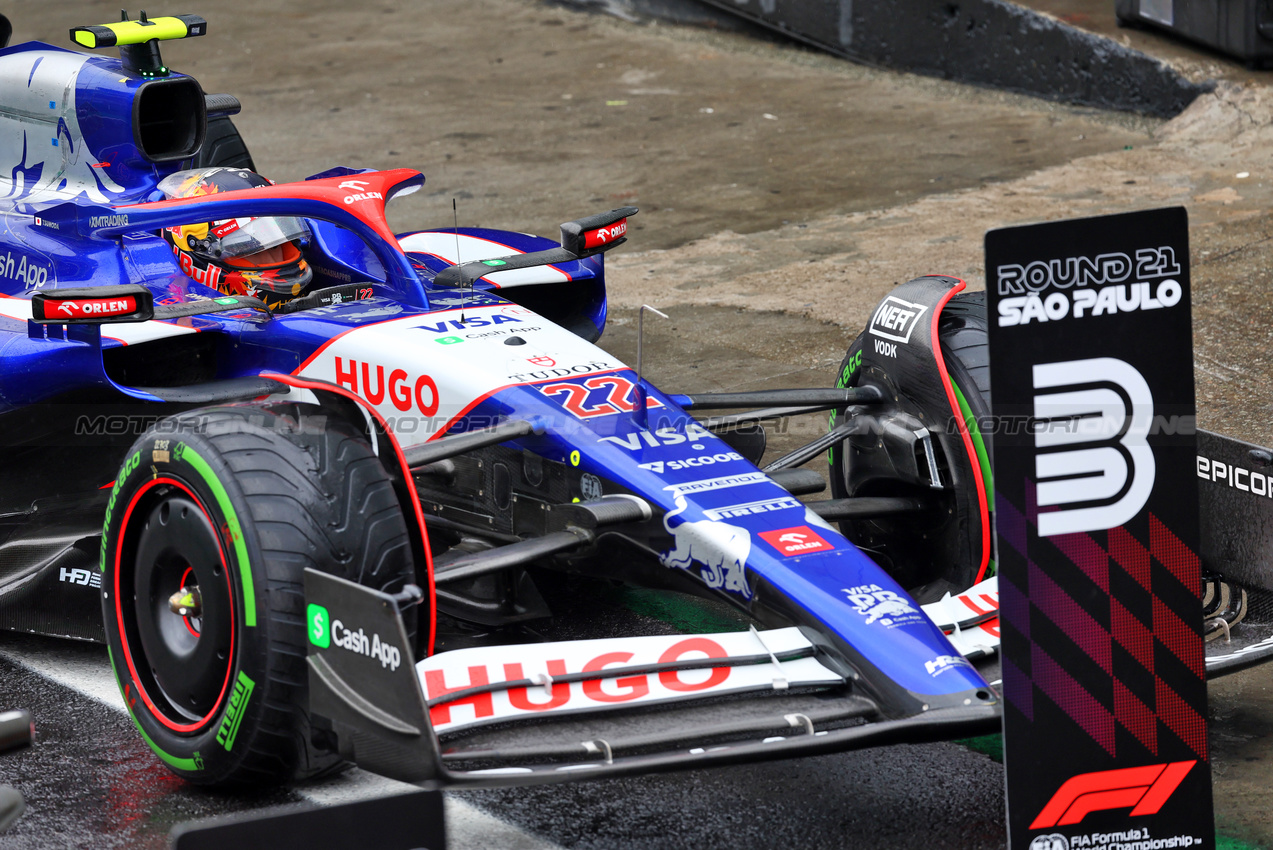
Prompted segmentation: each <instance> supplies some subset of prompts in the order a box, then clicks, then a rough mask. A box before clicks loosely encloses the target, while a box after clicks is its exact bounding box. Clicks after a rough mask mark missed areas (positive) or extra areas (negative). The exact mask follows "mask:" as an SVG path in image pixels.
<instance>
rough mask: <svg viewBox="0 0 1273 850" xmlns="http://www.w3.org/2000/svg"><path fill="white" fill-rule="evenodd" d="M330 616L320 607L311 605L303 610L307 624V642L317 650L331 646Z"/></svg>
mask: <svg viewBox="0 0 1273 850" xmlns="http://www.w3.org/2000/svg"><path fill="white" fill-rule="evenodd" d="M331 621H332V618H331V615H330V614H328V613H327V609H326V608H324V607H323V606H322V605H313V604H311V605H310V606H309V608H307V609H306V610H305V622H306V623H308V624H309V642H310V643H312V644H314V646H316V647H318V648H319V649H326V648H327V647H329V646H331V642H332V632H331Z"/></svg>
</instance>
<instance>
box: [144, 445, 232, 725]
mask: <svg viewBox="0 0 1273 850" xmlns="http://www.w3.org/2000/svg"><path fill="white" fill-rule="evenodd" d="M182 459H183V460H187V461H189V463H190V466H191V467H193V468H194V470H195V472H198V473H199V475H201V476H203V480H204V482H205V483H206V484H207V485H208V488H209V489H210V490H211V491H212V495H213V496H214V497H216V500H217V505H218V506H219V507H220V508H221V513H222V515H224V516H225V524H226V527H227V528H229V530H230V539H231V540H233V541H234V554H235V557H236V558H237V559H238V562H239V578H240V580H241V581H242V582H243V622H244V625H247V626H255V625H256V590H255V588H254V586H253V584H252V565H251V563H250V562H249V561H248V547H247V542H246V541H245V540H244V539H243V529H242V528H241V527H240V525H239V517H238V514H236V513H235V512H234V505H232V504H230V494H229V493H227V492H226V491H225V486H224V485H222V483H221V481H220V480H219V479H218V478H217V476H216V474H215V473H213V471H212V467H210V466H208V462H207V461H205V460H204V459H203V458H201V457H200V456H199V454H198V453H197V452H195V451H194V449H192V448H190V445H189V444H188V443H187V444H186V448H185V452H184V453H183V454H182ZM142 734H145V733H142Z"/></svg>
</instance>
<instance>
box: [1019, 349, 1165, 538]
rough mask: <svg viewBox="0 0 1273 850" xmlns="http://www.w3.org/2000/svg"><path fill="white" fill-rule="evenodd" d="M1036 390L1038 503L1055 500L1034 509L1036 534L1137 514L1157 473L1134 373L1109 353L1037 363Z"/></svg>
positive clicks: (1144, 391) (1142, 386)
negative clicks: (1036, 512) (1055, 507)
mask: <svg viewBox="0 0 1273 850" xmlns="http://www.w3.org/2000/svg"><path fill="white" fill-rule="evenodd" d="M1102 384H1104V385H1105V386H1101V385H1102ZM1079 386H1081V387H1083V389H1067V388H1071V387H1079ZM1034 389H1035V395H1034V417H1035V420H1036V422H1035V426H1034V428H1035V430H1034V446H1035V456H1034V470H1035V477H1036V479H1037V482H1038V499H1039V507H1040V508H1046V507H1054V506H1061V510H1056V511H1040V512H1039V536H1040V537H1050V536H1052V535H1054V534H1071V533H1074V532H1078V531H1099V530H1102V529H1106V528H1115V527H1117V526H1120V525H1123V524H1124V523H1126V522H1127V521H1128V520H1130V519H1131V518H1132V517H1134V516H1136V514H1138V513H1140V509H1141V508H1143V507H1144V506H1145V502H1147V501H1148V500H1149V494H1150V493H1151V492H1152V491H1153V489H1154V472H1155V466H1154V453H1153V450H1152V449H1151V448H1150V447H1149V443H1148V442H1147V441H1146V437H1147V436H1148V434H1149V428H1150V425H1151V424H1152V422H1153V418H1154V397H1153V394H1152V393H1151V392H1150V391H1149V385H1148V384H1147V383H1145V379H1144V378H1143V377H1142V376H1141V374H1140V372H1138V371H1136V369H1135V368H1134V367H1132V366H1131V365H1130V364H1129V363H1126V362H1124V361H1122V360H1116V359H1114V358H1112V357H1095V358H1092V359H1090V360H1064V361H1061V362H1059V363H1040V364H1036V365H1035V366H1034ZM1041 391H1042V392H1041ZM1066 506H1068V507H1066Z"/></svg>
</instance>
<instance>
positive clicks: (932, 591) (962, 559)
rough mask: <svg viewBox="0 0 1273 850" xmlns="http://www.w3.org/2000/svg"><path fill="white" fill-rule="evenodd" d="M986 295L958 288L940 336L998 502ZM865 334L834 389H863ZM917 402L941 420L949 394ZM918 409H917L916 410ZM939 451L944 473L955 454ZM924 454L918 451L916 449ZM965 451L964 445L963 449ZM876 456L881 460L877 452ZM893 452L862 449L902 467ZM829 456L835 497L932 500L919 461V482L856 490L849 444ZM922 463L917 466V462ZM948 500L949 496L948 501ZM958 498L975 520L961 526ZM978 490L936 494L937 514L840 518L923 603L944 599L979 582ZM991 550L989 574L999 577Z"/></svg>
mask: <svg viewBox="0 0 1273 850" xmlns="http://www.w3.org/2000/svg"><path fill="white" fill-rule="evenodd" d="M986 322H987V320H986V300H985V293H984V292H965V293H959V294H957V295H955V296H954V297H952V298H951V299H950V301H949V302H947V304H946V306H945V308H944V309H943V310H942V313H941V318H940V320H939V322H938V329H937V330H938V339H939V340H940V343H941V351H942V359H943V361H944V362H945V364H946V368H947V370H948V372H949V373H950V378H951V383H952V385H953V387H954V391H955V396H956V399H957V400H958V402H959V404H960V407H961V410H962V413H963V418H964V422H965V425H966V427H967V428H968V430H969V434H970V437H971V440H972V443H973V446H974V449H975V451H976V455H977V456H976V457H975V458H973V459H972V462H974V463H976V464H977V465H978V467H979V468H980V469H981V473H982V479H983V481H984V482H985V487H986V491H987V492H986V494H985V496H986V499H985V502H986V504H988V505H993V487H994V483H993V482H994V477H993V474H992V472H991V469H990V435H989V434H988V433H982V431H981V428H980V427H979V426H980V424H982V423H986V422H988V421H989V418H990V349H989V336H988V332H987V324H986ZM864 338H865V334H859V335H858V337H857V338H856V339H855V340H854V341H853V343H852V344H851V345H850V346H849V348H848V351H847V352H846V353H845V356H844V360H843V362H841V364H840V371H839V372H838V373H837V376H836V386H840V387H849V386H857V384H858V382H859V380H860V378H861V375H860V368H861V362H862V357H861V352H862V346H863V344H864ZM896 377H897V381H898V382H899V384H900V386H899V389H900V391H901V392H902V394H903V395H906V394H907V389H908V388H907V387H906V386H905V381H904V379H903V378H902V377H901V376H896ZM912 401H913V402H914V403H916V404H919V405H920V406H921V407H922V406H924V405H931V406H932V409H931V411H930V410H925V411H924V412H925V413H932V415H931V416H926V417H925V418H926V419H928V421H942V417H943V416H944V412H945V410H948V409H949V408H948V405H949V402H948V401H947V400H946V399H945V398H944V397H942V398H931V399H923V398H922V396H921V394H918V393H917V394H915V395H914V396H913V397H912ZM912 412H916V411H912ZM841 416H843V412H842V411H837V412H836V413H835V414H833V416H832V420H831V421H832V425H834V424H835V423H836V422H837V421H838V418H839V417H841ZM933 445H934V447H935V448H936V449H937V454H938V457H937V459H936V460H937V464H938V467H939V468H940V470H941V472H942V476H943V480H946V478H945V470H946V469H948V468H949V464H950V462H951V461H950V459H949V458H946V457H943V456H942V453H941V447H940V445H939V443H938V441H933ZM916 450H917V451H918V448H917V449H916ZM957 450H960V451H961V450H962V449H957ZM876 454H877V455H878V460H876V459H875V455H876ZM887 454H888V451H887V449H886V447H885V445H884V442H883V441H880V442H878V444H877V447H876V449H875V452H874V454H873V453H872V452H871V451H869V450H868V451H866V452H861V451H859V453H858V457H859V461H860V462H863V463H865V464H866V465H872V464H876V463H878V469H890V470H891V469H895V468H896V464H895V463H894V462H893V460H891V459H890V458H889V457H887ZM828 460H829V462H830V465H831V469H830V473H831V475H830V477H831V491H832V495H833V496H834V497H835V498H845V497H848V496H918V497H921V498H926V499H930V500H932V499H933V493H932V491H931V490H929V489H928V486H927V484H926V481H927V480H928V475H927V472H926V471H925V469H924V467H923V465H919V466H920V468H919V470H918V472H919V476H918V477H919V479H922V480H917V481H913V482H908V481H903V480H900V479H898V478H896V477H893V478H890V477H888V476H881V477H876V478H873V479H871V480H870V481H869V482H868V483H867V484H865V485H862V486H859V487H856V488H854V487H853V486H851V483H850V478H851V477H852V476H851V475H850V474H849V471H848V469H847V467H846V465H845V464H846V457H845V452H844V448H843V445H842V444H841V445H836V446H833V447H832V449H831V450H830V452H829V455H828ZM917 465H918V464H917ZM961 486H963V487H964V488H966V489H969V490H971V489H972V488H973V487H974V486H975V485H973V483H972V482H965V483H963V484H962V485H961ZM942 499H945V500H947V501H945V502H943V501H941V500H942ZM951 499H958V500H962V501H963V503H964V504H965V505H967V506H969V521H968V522H967V523H966V524H960V523H958V522H957V521H954V520H952V519H950V518H951V517H955V516H957V512H956V511H955V510H954V508H953V503H950V502H949V500H951ZM980 503H981V502H980V500H979V499H978V498H977V494H975V493H974V492H971V491H970V492H959V493H952V492H949V491H947V492H946V493H944V494H942V496H940V497H938V500H937V505H936V507H935V508H934V510H933V511H932V512H930V513H929V514H925V515H919V516H899V517H887V518H879V519H866V520H846V521H843V522H841V523H840V529H841V531H842V532H843V533H844V535H845V536H846V537H848V538H849V539H850V540H852V541H853V542H854V543H856V544H857V545H858V546H859V547H861V548H862V549H864V550H865V551H867V552H868V553H869V554H870V555H871V556H872V557H873V558H874V559H875V560H876V561H877V562H878V563H879V564H880V565H881V566H882V567H884V568H885V569H886V570H888V571H889V572H890V574H892V575H893V577H894V578H896V579H897V580H898V581H899V582H900V583H901V584H902V585H903V586H904V587H906V588H907V589H908V590H909V591H911V592H912V593H913V594H915V595H916V597H917V598H918V599H919V600H920V601H921V602H927V601H930V597H931V598H933V599H937V598H940V597H941V596H942V595H944V594H945V592H946V591H953V592H956V593H957V592H959V591H962V590H965V589H967V588H968V587H969V586H971V585H972V584H973V583H975V581H976V578H977V575H978V571H979V567H980V559H979V558H977V557H974V556H973V555H972V554H970V547H969V546H968V540H967V537H968V536H969V535H971V534H975V533H977V532H978V530H979V529H978V525H979V523H978V524H974V523H973V522H972V521H971V520H972V519H979V517H972V516H971V511H972V510H973V506H975V505H978V504H980ZM993 569H994V561H993V555H992V558H991V562H990V564H989V570H988V571H987V575H989V574H993Z"/></svg>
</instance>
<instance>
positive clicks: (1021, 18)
mask: <svg viewBox="0 0 1273 850" xmlns="http://www.w3.org/2000/svg"><path fill="white" fill-rule="evenodd" d="M569 2H572V3H574V4H575V5H582V6H592V7H598V6H603V7H605V8H611V9H615V8H622V9H626V10H631V11H634V12H638V13H642V14H646V15H652V16H655V17H663V18H671V19H675V20H680V21H684V22H687V23H700V24H701V23H705V22H708V21H709V20H710V19H711V18H710V15H711V13H712V12H713V11H714V12H716V13H717V18H716V20H718V21H720V22H722V23H725V24H728V22H730V21H731V20H732V21H737V20H738V19H739V18H742V19H745V20H747V21H750V22H752V23H754V24H758V25H760V26H763V27H766V28H768V29H770V30H773V31H776V32H779V33H781V34H783V35H785V36H787V37H789V38H792V39H795V40H797V41H801V42H804V43H805V44H809V45H812V46H815V47H818V48H820V49H822V50H826V51H828V52H830V53H833V54H836V55H838V56H843V57H845V58H846V59H851V60H853V61H855V62H861V63H864V64H867V65H875V66H880V67H887V68H894V69H897V70H901V71H911V72H914V73H917V74H926V75H928V76H933V77H942V78H944V79H949V80H959V81H961V82H966V83H977V84H980V85H986V86H993V87H995V88H1000V89H1007V90H1009V91H1017V92H1024V93H1026V94H1031V95H1035V96H1038V97H1045V98H1048V99H1051V100H1059V101H1065V102H1068V103H1077V104H1084V105H1088V106H1099V107H1104V108H1108V109H1123V110H1129V111H1132V112H1142V113H1146V114H1150V115H1159V116H1163V117H1171V116H1174V115H1176V114H1178V113H1179V112H1180V111H1181V110H1183V109H1184V108H1185V107H1186V106H1188V105H1189V103H1190V102H1191V101H1193V99H1194V98H1195V97H1197V96H1198V95H1199V94H1202V93H1203V92H1205V91H1209V90H1210V89H1211V88H1212V85H1211V84H1200V83H1193V82H1190V81H1189V80H1186V79H1185V78H1184V77H1182V76H1181V75H1180V74H1178V73H1176V72H1175V71H1173V70H1172V69H1171V68H1169V67H1168V66H1167V65H1165V64H1163V63H1162V62H1159V61H1158V60H1156V59H1153V58H1150V57H1149V56H1146V55H1145V54H1143V53H1140V52H1138V51H1135V50H1132V49H1131V48H1128V47H1124V46H1122V45H1121V44H1118V43H1117V42H1114V41H1112V40H1110V39H1108V38H1104V37H1102V36H1099V35H1094V34H1092V33H1088V32H1084V31H1082V30H1078V29H1075V28H1074V27H1071V26H1069V25H1067V24H1064V23H1061V22H1060V21H1057V20H1054V19H1052V18H1047V17H1044V16H1043V15H1040V14H1038V13H1036V12H1034V11H1031V10H1030V9H1026V8H1023V7H1021V6H1016V5H1013V4H1012V3H1005V2H1002V0H872V2H862V0H857V2H854V0H608V2H604V3H602V2H598V0H569Z"/></svg>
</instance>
